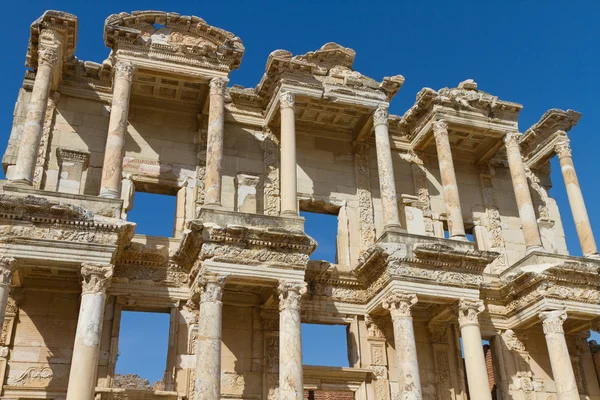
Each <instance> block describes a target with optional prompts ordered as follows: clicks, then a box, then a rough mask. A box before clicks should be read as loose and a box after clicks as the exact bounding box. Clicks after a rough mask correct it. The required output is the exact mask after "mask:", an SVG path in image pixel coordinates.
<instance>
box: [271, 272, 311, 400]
mask: <svg viewBox="0 0 600 400" xmlns="http://www.w3.org/2000/svg"><path fill="white" fill-rule="evenodd" d="M277 292H278V293H279V398H278V399H279V400H302V399H303V398H304V384H303V382H304V380H303V375H302V336H301V325H300V305H301V302H302V295H303V294H305V293H306V283H304V282H291V281H281V282H280V283H279V286H278V287H277Z"/></svg>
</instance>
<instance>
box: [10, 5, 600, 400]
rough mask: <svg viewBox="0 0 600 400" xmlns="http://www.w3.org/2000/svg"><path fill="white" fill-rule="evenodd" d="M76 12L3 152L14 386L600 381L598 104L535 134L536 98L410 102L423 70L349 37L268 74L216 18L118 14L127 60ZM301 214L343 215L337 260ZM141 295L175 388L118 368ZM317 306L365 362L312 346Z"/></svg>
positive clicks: (108, 388)
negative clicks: (556, 177) (340, 359)
mask: <svg viewBox="0 0 600 400" xmlns="http://www.w3.org/2000/svg"><path fill="white" fill-rule="evenodd" d="M77 29H78V23H77V18H76V17H75V16H73V15H70V14H66V13H61V12H56V11H48V12H46V13H45V14H44V15H43V16H41V17H40V18H39V19H38V20H37V21H35V22H34V23H33V25H32V27H31V39H30V44H29V47H28V51H27V66H28V67H29V68H30V71H28V72H27V73H26V76H25V79H24V82H23V87H22V89H21V91H20V93H19V97H18V99H17V106H16V108H15V115H14V123H13V129H12V132H11V136H10V141H9V144H8V149H7V150H6V152H5V154H4V157H3V167H4V169H5V171H6V176H7V180H6V181H3V182H2V183H1V185H0V191H1V192H0V248H1V249H2V257H1V258H0V268H1V271H0V272H1V273H0V277H1V278H2V279H1V282H0V316H1V317H0V320H1V321H2V336H1V339H0V340H1V342H2V343H0V385H1V389H0V390H1V393H0V398H2V399H10V400H16V399H42V398H43V399H55V400H59V399H60V400H63V399H69V400H92V399H96V400H103V399H164V400H169V399H181V400H183V399H189V400H217V399H257V400H258V399H262V400H275V399H277V400H300V399H303V398H314V399H350V398H354V399H357V400H391V399H407V400H408V399H410V400H421V399H427V400H433V399H438V400H450V399H451V400H466V399H467V398H471V399H478V400H479V399H484V400H485V399H492V398H493V399H524V400H525V399H527V400H529V399H531V400H534V399H535V400H542V399H543V400H550V399H553V400H566V399H569V400H571V399H584V398H585V399H597V400H598V399H600V387H599V382H598V377H599V376H600V357H599V355H600V351H599V350H598V345H596V344H595V343H594V344H592V345H588V342H587V341H586V338H587V337H589V332H590V330H596V331H598V330H600V322H599V321H600V319H599V317H600V291H599V289H598V287H599V285H600V278H599V274H598V272H599V268H600V260H599V259H598V251H597V247H596V243H595V241H594V236H593V233H592V229H591V226H590V222H589V219H588V216H587V212H586V209H585V204H584V200H583V197H582V193H581V189H580V187H579V182H578V180H577V175H576V172H575V166H574V163H573V155H572V154H571V150H570V147H569V138H568V135H567V133H568V132H569V130H570V129H571V128H573V127H574V126H575V125H576V124H577V122H578V120H579V118H580V117H581V115H580V114H579V113H577V112H575V111H572V110H568V111H563V110H558V109H551V110H549V111H548V112H547V113H545V114H544V115H543V116H542V118H541V119H540V121H539V122H538V123H536V124H535V125H533V126H532V127H531V128H529V129H526V130H525V131H524V133H521V129H520V128H519V126H518V124H517V119H518V115H519V112H520V110H521V105H519V104H517V103H513V102H509V101H504V100H501V99H499V98H497V97H495V96H493V95H491V94H488V93H486V92H484V91H481V90H480V89H479V88H478V86H477V84H476V83H475V82H473V81H472V80H466V81H464V82H462V83H460V84H459V85H458V87H456V88H443V89H440V90H438V91H435V90H433V89H429V88H425V89H423V90H421V91H420V92H419V93H418V94H417V98H416V101H415V104H414V106H412V107H411V108H410V109H409V110H408V111H407V112H406V113H405V114H404V115H402V116H398V115H391V114H390V113H389V111H388V108H389V104H390V102H391V101H392V99H393V97H394V96H395V95H396V93H397V92H398V91H399V90H400V88H401V86H402V84H403V82H404V78H403V77H402V76H400V75H397V76H394V77H389V78H384V79H383V80H382V81H381V82H378V81H376V80H373V79H371V78H369V77H367V76H364V75H362V74H361V73H360V72H358V71H355V70H353V69H352V65H353V61H354V57H355V53H354V51H353V50H352V49H349V48H345V47H342V46H340V45H338V44H335V43H327V44H325V45H324V46H323V47H321V48H320V49H317V50H315V51H312V52H309V53H307V54H302V55H292V54H291V53H290V52H288V51H285V50H276V51H274V52H272V53H271V54H270V55H269V57H268V59H267V63H266V68H265V72H264V75H263V77H262V79H261V80H260V83H259V84H258V85H257V86H256V87H254V88H243V87H241V86H237V85H231V84H230V83H229V74H230V72H231V71H232V70H234V69H237V68H238V67H239V65H240V61H241V59H242V56H243V54H244V46H243V44H242V41H241V40H240V38H238V37H236V36H235V35H234V34H232V33H230V32H227V31H224V30H222V29H219V28H216V27H213V26H210V25H209V24H208V23H207V22H205V21H204V20H202V19H200V18H198V17H188V16H181V15H178V14H174V13H163V12H156V11H143V12H134V13H132V14H127V13H121V14H115V15H111V16H109V17H108V19H107V20H106V24H105V27H104V40H105V43H106V45H107V47H108V48H109V49H110V56H109V58H108V59H106V60H104V61H103V62H102V63H95V62H91V61H85V62H84V61H81V60H78V59H77V58H75V56H74V52H75V45H76V38H77ZM554 155H557V156H558V158H559V160H560V165H561V169H562V173H563V175H564V181H565V184H566V186H567V193H568V196H569V202H570V205H571V209H572V210H571V211H572V213H573V215H574V220H575V222H576V224H577V234H578V236H579V240H580V242H581V247H582V249H583V253H584V256H583V257H575V256H570V255H569V254H568V252H567V249H566V244H565V238H564V232H563V228H562V221H561V217H560V214H559V211H558V208H557V205H556V202H555V201H554V200H553V199H552V198H551V197H550V196H549V195H548V188H549V187H550V179H549V160H550V159H551V158H552V157H553V156H554ZM140 192H151V193H161V194H169V195H173V196H176V197H177V210H176V221H175V227H174V232H173V235H172V237H170V238H167V237H147V236H144V235H139V234H136V224H135V222H136V221H131V220H129V219H128V212H129V211H130V210H131V209H132V208H134V207H135V202H134V199H135V197H136V194H137V193H140ZM302 210H304V211H316V212H323V213H329V214H335V215H337V216H338V221H339V228H338V234H337V237H336V238H335V240H336V242H337V263H330V262H324V261H318V260H310V259H309V257H310V255H311V253H312V252H313V251H314V250H315V248H316V246H318V244H317V243H316V242H315V241H314V240H313V239H312V238H311V237H309V236H308V235H307V234H306V233H305V231H304V219H303V218H302V217H300V216H299V211H302ZM157 212H160V210H157ZM563 212H568V211H566V210H563ZM471 238H472V239H471ZM333 239H334V238H332V240H333ZM128 310H129V311H130V310H145V311H156V312H164V313H169V314H170V316H171V319H170V320H171V325H170V339H169V347H168V353H167V362H166V365H165V374H164V376H165V377H164V380H163V381H162V382H159V383H156V384H154V385H150V383H149V382H147V381H145V380H143V379H139V378H138V377H135V376H125V377H123V376H117V375H115V363H116V359H117V355H118V353H117V350H118V343H119V324H120V319H121V314H122V312H123V311H128ZM301 323H321V324H341V325H345V326H346V327H347V332H348V359H349V366H348V367H340V368H332V367H324V366H309V365H302V346H301V329H300V327H301ZM484 340H485V341H488V342H489V349H488V348H487V347H486V351H487V352H488V353H487V356H486V355H485V354H484V348H483V346H482V341H484ZM152 350H153V349H148V351H152ZM490 372H491V373H493V375H494V376H493V377H490ZM490 382H492V384H490Z"/></svg>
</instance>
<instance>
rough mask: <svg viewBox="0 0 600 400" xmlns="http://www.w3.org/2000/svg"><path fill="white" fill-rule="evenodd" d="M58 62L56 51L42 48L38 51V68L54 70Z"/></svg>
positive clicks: (50, 48)
mask: <svg viewBox="0 0 600 400" xmlns="http://www.w3.org/2000/svg"><path fill="white" fill-rule="evenodd" d="M57 62H58V50H56V49H55V48H52V47H43V48H41V49H40V50H39V51H38V66H40V67H41V66H48V67H50V68H54V66H55V65H56V63H57Z"/></svg>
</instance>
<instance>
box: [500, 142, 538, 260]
mask: <svg viewBox="0 0 600 400" xmlns="http://www.w3.org/2000/svg"><path fill="white" fill-rule="evenodd" d="M519 136H520V134H518V133H516V132H510V133H507V134H506V136H504V143H505V144H506V156H507V157H508V166H509V168H510V176H511V178H512V182H513V187H514V190H515V199H516V200H517V207H518V208H519V217H520V218H521V223H522V224H523V236H524V237H525V246H526V247H527V251H528V252H532V251H539V250H542V249H543V248H542V238H541V236H540V231H539V228H538V224H537V218H536V216H535V210H534V208H533V201H532V200H531V193H530V192H529V184H528V183H527V175H526V173H525V166H524V164H523V158H522V157H521V151H520V149H519Z"/></svg>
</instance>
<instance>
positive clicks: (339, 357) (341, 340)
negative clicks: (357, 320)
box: [302, 324, 350, 367]
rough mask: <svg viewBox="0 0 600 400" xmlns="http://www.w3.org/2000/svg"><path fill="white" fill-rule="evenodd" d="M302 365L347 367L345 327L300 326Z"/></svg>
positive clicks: (346, 328) (346, 335) (346, 330)
mask: <svg viewBox="0 0 600 400" xmlns="http://www.w3.org/2000/svg"><path fill="white" fill-rule="evenodd" d="M302 363H303V364H305V365H318V366H325V367H349V366H350V361H349V360H348V327H347V326H346V325H323V324H302Z"/></svg>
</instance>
